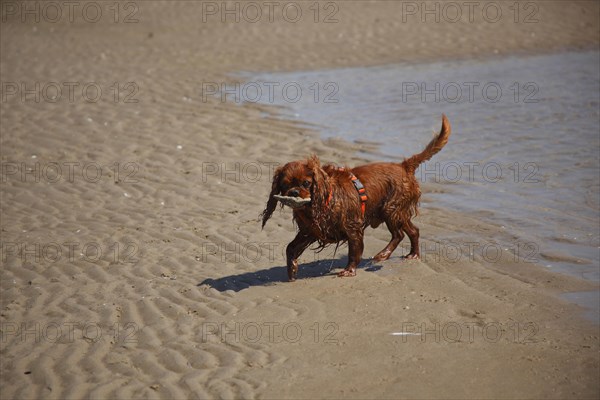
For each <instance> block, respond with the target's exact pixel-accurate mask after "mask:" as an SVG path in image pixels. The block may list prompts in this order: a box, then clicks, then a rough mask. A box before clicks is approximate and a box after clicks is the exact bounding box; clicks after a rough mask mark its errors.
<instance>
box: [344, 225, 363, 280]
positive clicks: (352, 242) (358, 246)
mask: <svg viewBox="0 0 600 400" xmlns="http://www.w3.org/2000/svg"><path fill="white" fill-rule="evenodd" d="M364 248H365V245H364V243H363V235H362V233H359V234H356V235H355V236H353V237H350V238H349V239H348V265H347V266H346V268H345V269H344V270H343V271H342V272H340V273H339V274H338V276H340V277H343V276H356V267H358V264H360V259H361V257H362V254H363V250H364Z"/></svg>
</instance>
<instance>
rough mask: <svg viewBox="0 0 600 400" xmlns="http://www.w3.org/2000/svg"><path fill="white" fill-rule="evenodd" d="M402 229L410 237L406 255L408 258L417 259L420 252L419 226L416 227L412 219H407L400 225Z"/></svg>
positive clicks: (419, 256)
mask: <svg viewBox="0 0 600 400" xmlns="http://www.w3.org/2000/svg"><path fill="white" fill-rule="evenodd" d="M402 229H403V230H404V232H406V234H407V235H408V238H409V239H410V253H408V254H407V255H406V258H408V259H419V258H421V253H420V251H419V228H417V227H416V226H415V225H414V224H413V223H412V221H407V222H406V223H404V224H403V225H402Z"/></svg>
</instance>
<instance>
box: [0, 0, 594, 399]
mask: <svg viewBox="0 0 600 400" xmlns="http://www.w3.org/2000/svg"><path fill="white" fill-rule="evenodd" d="M4 4H6V3H3V7H4V8H3V9H2V10H3V14H2V24H1V27H0V29H1V31H0V33H1V35H0V45H1V54H0V55H1V57H0V71H1V74H2V85H3V87H2V96H3V97H2V103H1V104H0V106H1V108H0V111H1V133H2V137H1V142H0V145H1V161H2V186H1V190H0V194H1V215H2V220H1V223H0V225H1V234H2V268H1V274H2V275H1V282H0V285H1V296H0V297H1V298H0V306H1V313H0V322H1V324H2V326H1V327H2V337H1V339H2V340H1V348H0V355H1V358H0V363H1V385H0V391H1V393H0V397H2V398H34V397H35V398H40V397H44V398H83V397H86V398H87V397H95V398H307V397H311V398H340V397H348V398H449V397H450V398H542V397H543V398H557V399H558V398H561V399H562V398H597V397H598V395H599V390H600V389H599V384H598V379H597V377H598V373H599V358H598V350H599V341H598V337H599V334H598V326H597V325H594V324H593V323H591V322H589V321H588V320H586V319H584V318H582V312H583V309H582V308H580V307H578V306H576V305H574V304H571V303H569V302H566V301H563V300H561V299H560V298H559V297H558V296H557V295H558V294H560V293H564V292H573V291H583V290H594V289H597V284H595V283H591V282H588V281H584V280H581V279H578V278H576V277H571V276H566V275H561V274H555V273H552V272H551V271H548V270H546V269H542V268H531V265H530V264H529V263H528V264H527V265H524V264H523V260H522V259H519V258H517V259H516V260H515V257H514V254H513V253H511V252H510V251H506V252H503V253H502V254H501V256H500V258H499V259H498V260H496V261H495V262H489V260H487V259H486V257H485V255H484V254H480V253H475V254H473V256H472V257H470V254H461V258H460V260H458V261H457V260H456V257H453V256H452V254H451V253H450V251H451V250H452V249H450V248H448V247H445V246H444V245H443V244H444V243H447V242H449V241H458V242H463V243H466V242H468V241H470V240H479V239H480V238H481V237H485V238H492V239H493V238H502V239H508V238H509V237H510V232H504V231H502V230H501V229H500V227H499V226H498V225H496V224H492V223H486V222H482V220H481V219H480V218H478V216H477V215H465V214H461V213H457V212H455V211H453V210H449V209H447V208H441V207H439V206H436V204H435V202H431V201H428V193H433V192H435V191H437V190H440V188H438V187H436V185H435V184H433V183H432V184H426V185H424V187H423V191H424V196H423V208H422V215H421V216H420V217H418V218H417V220H416V223H417V225H418V226H419V227H420V230H421V237H422V241H423V246H425V247H426V248H427V249H429V251H428V252H427V253H426V256H425V257H423V260H421V261H414V262H413V261H411V262H406V261H403V260H402V259H400V257H399V256H400V255H401V254H402V250H404V251H406V247H403V249H399V250H397V253H395V257H393V258H392V259H390V260H389V261H386V262H384V263H382V264H379V265H372V264H371V263H369V258H370V257H371V256H372V255H374V254H375V253H376V252H377V251H378V250H380V248H382V247H383V246H384V245H385V244H386V243H387V241H388V240H389V237H388V233H387V232H386V231H385V230H384V229H381V228H380V229H378V230H375V231H374V230H368V231H367V235H366V236H367V239H366V241H365V262H364V264H363V268H361V269H360V270H359V271H358V275H357V277H356V278H353V279H339V278H336V277H335V272H336V268H339V267H343V266H344V261H345V260H344V257H345V255H346V248H341V249H340V250H339V251H338V252H337V253H336V254H334V251H333V248H330V249H327V250H326V251H324V252H322V253H318V254H315V253H313V252H312V251H307V252H306V253H305V255H304V256H303V257H302V259H301V263H302V265H301V267H300V272H299V279H298V281H296V282H295V283H293V284H290V283H287V282H285V268H284V265H285V260H284V258H283V257H282V251H284V249H285V245H286V244H287V243H288V242H289V241H290V240H291V239H292V237H293V236H294V226H293V225H292V223H291V220H290V212H289V211H288V210H283V211H282V212H281V213H279V212H277V213H275V214H274V216H273V219H272V220H271V221H270V222H269V224H268V225H267V226H266V227H265V229H264V230H262V231H261V229H260V224H259V222H258V214H259V213H260V212H261V211H262V209H263V207H264V203H265V200H266V197H267V194H268V192H269V187H270V172H271V171H272V167H273V165H275V164H277V163H284V162H286V161H289V160H293V159H298V158H302V157H305V156H307V155H309V154H311V153H316V154H318V155H319V156H320V157H321V158H322V159H323V160H326V161H328V162H335V163H338V164H346V165H357V164H359V163H361V162H364V160H365V157H363V156H362V155H361V152H363V151H367V152H376V151H378V148H377V147H376V146H374V145H373V144H370V143H368V142H363V143H348V142H344V141H341V140H333V139H332V140H325V141H323V140H321V139H320V137H319V130H318V129H317V127H314V128H313V129H311V127H309V126H306V125H304V124H301V123H297V122H290V121H286V120H283V119H281V118H278V116H279V114H278V113H279V111H280V110H279V109H278V108H277V107H269V106H263V105H257V104H245V105H241V104H235V102H231V101H229V102H221V101H220V99H219V98H218V97H214V96H203V94H204V93H203V92H202V89H203V87H204V88H206V87H207V86H206V85H207V84H217V85H220V84H221V83H227V84H229V85H233V83H234V81H235V80H236V79H237V78H235V76H237V75H236V74H238V73H239V72H241V71H293V70H307V69H317V68H332V67H350V66H369V65H383V64H387V63H396V62H403V61H427V60H440V59H445V58H450V59H458V58H472V57H477V58H485V57H491V56H493V57H501V56H502V55H506V54H513V53H517V54H524V53H526V54H531V53H536V54H537V53H547V52H554V51H562V50H565V49H567V50H578V49H589V48H597V46H598V42H599V38H598V35H597V32H598V26H599V24H598V3H594V2H575V3H573V2H547V3H546V2H539V3H535V4H536V5H538V7H539V9H538V11H537V12H536V13H535V18H537V20H538V22H535V23H525V22H524V20H523V18H525V17H524V16H523V15H525V14H526V15H528V16H529V15H531V12H532V11H535V10H533V9H522V10H521V11H522V12H523V13H521V14H520V15H519V19H518V22H517V23H515V22H514V15H512V14H510V13H511V12H512V11H511V10H509V9H507V8H506V9H504V8H503V15H505V16H506V17H505V18H504V17H503V18H501V19H500V20H499V21H498V22H495V23H491V22H489V21H487V20H485V18H483V17H480V18H479V17H474V21H473V22H469V21H468V20H467V21H461V22H458V23H450V22H447V21H443V18H442V17H443V16H440V22H439V23H436V22H435V21H434V22H431V21H430V22H428V23H421V22H420V19H419V17H418V16H417V17H414V16H412V15H406V13H404V14H403V13H402V11H403V10H402V8H401V7H402V5H401V4H402V3H393V2H352V3H339V4H338V3H336V4H337V6H338V8H339V10H337V11H336V12H335V15H334V17H335V18H336V19H337V20H338V22H335V23H325V22H323V19H324V18H325V17H326V16H327V15H330V13H331V12H333V11H335V10H336V8H331V9H325V6H326V4H325V3H319V6H320V14H319V17H318V21H319V22H317V23H315V22H314V14H313V10H311V9H309V7H310V5H311V4H312V2H311V3H310V4H309V3H304V2H302V3H297V4H298V5H299V7H300V8H301V9H302V10H303V14H302V15H303V17H302V18H300V20H299V21H298V22H296V23H293V22H289V21H288V20H286V18H284V17H283V16H281V15H277V14H276V15H275V17H274V20H273V22H270V21H269V20H268V19H267V18H266V17H263V18H262V19H261V20H260V21H259V22H256V23H251V22H247V21H246V20H245V19H244V16H245V17H246V19H248V18H250V19H251V18H252V15H249V14H245V15H244V16H240V22H239V23H235V22H232V21H231V20H229V22H225V23H224V22H221V20H220V17H219V16H218V15H217V16H216V17H215V15H213V14H210V13H208V11H211V12H212V11H213V10H212V9H211V10H209V9H206V3H204V7H205V9H204V11H205V12H204V14H203V8H202V7H203V5H202V4H203V3H192V2H177V3H175V4H170V3H159V2H156V3H155V2H152V3H147V2H144V3H142V2H140V3H137V4H135V6H136V7H137V8H126V7H125V3H124V4H121V5H120V6H121V8H120V9H119V10H120V13H119V15H118V18H115V15H114V10H110V9H104V13H103V16H104V17H103V18H101V19H100V20H99V21H98V22H96V23H91V22H88V21H86V20H85V19H84V18H82V17H78V16H77V15H75V18H74V22H73V23H71V22H69V20H68V18H66V17H64V16H63V17H62V18H61V19H60V20H59V21H58V22H56V23H52V22H48V21H44V19H43V18H41V20H40V23H36V22H35V21H33V20H32V19H31V17H29V19H26V22H24V23H23V22H21V19H20V18H21V15H19V14H14V13H13V11H12V9H7V8H6V6H5V5H4ZM216 4H217V6H219V4H220V3H216ZM511 4H512V3H511ZM104 7H106V6H104ZM240 7H241V5H240ZM503 7H508V6H503ZM523 7H524V3H523ZM46 11H47V12H50V10H46ZM88 11H89V10H88ZM247 11H248V10H247ZM404 11H407V10H404ZM449 11H450V10H448V12H449ZM89 12H90V13H91V11H89ZM248 12H249V11H248ZM490 12H491V11H490ZM132 13H133V14H132ZM290 13H291V10H290ZM49 15H50V14H46V15H45V16H46V17H48V16H49ZM52 15H54V14H52ZM52 15H50V16H51V17H52ZM90 15H91V14H89V15H86V18H88V19H90ZM290 15H291V14H290ZM290 15H286V17H287V18H288V19H289V18H290ZM403 16H405V17H406V22H404V21H403ZM487 17H489V15H488V16H487ZM126 18H129V19H131V18H133V19H137V20H138V22H131V21H130V22H131V23H125V19H126ZM230 18H231V17H230ZM532 18H533V17H532ZM115 19H117V22H115ZM203 19H205V20H206V22H203ZM115 82H116V85H115ZM36 83H39V87H40V89H39V90H36V89H35V88H36ZM52 83H56V84H57V85H58V86H59V87H61V88H62V92H61V95H62V96H57V92H56V86H53V85H52ZM91 83H93V84H91ZM22 84H25V86H24V88H25V89H29V90H31V88H34V89H33V90H34V93H33V94H32V93H29V94H24V95H23V96H22V93H21V91H22V89H23V86H22ZM281 84H285V82H281ZM70 87H73V88H75V89H74V90H73V97H72V100H71V97H70V93H69V90H68V88H70ZM84 87H85V88H86V90H85V92H84V93H82V92H81V89H83V88H84ZM98 87H100V90H102V95H101V96H100V97H99V98H96V97H98V96H96V95H95V94H94V93H95V92H94V90H96V89H97V88H98ZM15 91H16V92H15ZM35 92H37V94H36V93H35ZM115 96H116V97H115ZM90 99H91V100H95V101H89V100H90ZM115 99H116V100H115ZM36 100H39V101H36ZM133 100H138V101H137V102H134V101H133ZM436 123H437V122H436V121H423V128H424V130H423V134H424V137H423V144H425V143H426V142H427V140H428V139H429V137H430V136H429V134H430V127H431V126H432V125H434V124H436ZM454 135H460V132H454ZM451 145H452V139H451V141H450V143H449V144H448V146H451ZM443 154H444V153H443V152H442V153H440V154H439V155H438V156H437V157H442V156H443ZM57 166H58V167H60V172H59V170H58V169H57ZM71 172H72V174H71ZM481 212H482V213H485V212H488V213H489V212H493V210H482V211H481ZM467 255H468V256H467Z"/></svg>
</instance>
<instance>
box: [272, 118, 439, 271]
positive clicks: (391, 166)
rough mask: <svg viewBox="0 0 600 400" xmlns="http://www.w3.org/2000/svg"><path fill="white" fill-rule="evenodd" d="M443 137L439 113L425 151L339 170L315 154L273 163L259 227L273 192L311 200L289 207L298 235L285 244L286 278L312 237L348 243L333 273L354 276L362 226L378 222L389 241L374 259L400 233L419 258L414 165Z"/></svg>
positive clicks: (383, 255)
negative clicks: (438, 125) (393, 160)
mask: <svg viewBox="0 0 600 400" xmlns="http://www.w3.org/2000/svg"><path fill="white" fill-rule="evenodd" d="M449 136H450V123H449V122H448V119H447V118H446V116H445V115H442V129H441V130H440V133H439V134H438V135H437V136H436V137H435V138H433V140H431V142H430V143H429V144H428V145H427V147H426V148H425V150H423V151H422V152H421V153H419V154H415V155H414V156H412V157H410V158H408V159H406V160H404V161H403V162H401V163H375V164H366V165H361V166H359V167H356V168H352V169H342V168H337V167H335V166H333V165H324V166H321V163H320V162H319V159H318V158H317V157H316V156H312V157H311V158H309V159H308V160H303V161H293V162H289V163H287V164H285V165H284V166H283V167H279V168H277V169H276V170H275V173H274V175H273V185H272V188H271V194H270V195H269V200H268V201H267V206H266V208H265V210H264V211H263V213H262V226H263V227H264V226H265V224H266V223H267V220H268V219H269V218H270V217H271V215H272V214H273V211H274V210H275V208H276V207H277V201H278V200H277V197H280V196H278V195H281V194H282V195H285V196H289V197H296V198H297V197H301V198H303V199H308V198H310V199H311V201H310V203H308V204H305V205H302V206H299V207H298V208H295V209H294V211H293V214H294V221H295V222H296V224H297V225H298V234H297V235H296V237H295V238H294V240H292V241H291V242H290V244H289V245H288V246H287V249H286V255H287V271H288V278H289V280H290V281H294V280H295V279H296V273H297V272H298V257H300V255H301V254H302V252H303V251H304V250H305V249H306V248H307V247H308V246H310V245H311V244H312V243H315V242H317V243H318V244H319V247H321V248H323V247H325V246H326V245H328V244H332V243H338V244H339V243H343V242H348V247H349V254H348V265H347V266H346V269H344V270H343V271H342V272H340V273H339V274H338V276H354V275H356V267H357V266H358V264H359V262H360V259H361V257H362V253H363V248H364V244H363V235H364V230H365V228H366V227H367V226H371V227H373V228H377V227H378V226H379V225H380V224H381V223H382V222H385V224H386V226H387V228H388V229H389V230H390V232H391V234H392V240H390V242H389V243H388V245H387V246H385V248H384V249H383V250H381V251H380V252H379V253H377V255H376V256H375V257H374V258H373V259H374V260H375V261H383V260H387V259H388V258H389V257H390V256H391V254H392V253H393V251H394V250H395V249H396V247H397V246H398V244H399V243H400V241H401V240H402V239H403V238H404V232H406V234H407V235H408V238H409V239H410V253H409V254H408V255H407V256H406V258H408V259H416V258H419V229H418V228H417V227H416V226H414V225H413V223H412V221H411V218H412V217H414V216H415V215H417V206H418V203H419V198H420V197H421V189H420V188H419V183H418V182H417V179H416V178H415V170H416V169H417V168H418V167H419V165H420V164H421V163H423V162H425V161H427V160H429V159H430V158H431V157H432V156H433V155H434V154H436V153H437V152H439V151H440V150H441V149H442V147H444V145H445V144H446V143H447V142H448V137H449ZM357 178H358V179H357ZM361 182H362V184H361ZM363 185H364V187H362V186H363ZM365 190H366V193H365Z"/></svg>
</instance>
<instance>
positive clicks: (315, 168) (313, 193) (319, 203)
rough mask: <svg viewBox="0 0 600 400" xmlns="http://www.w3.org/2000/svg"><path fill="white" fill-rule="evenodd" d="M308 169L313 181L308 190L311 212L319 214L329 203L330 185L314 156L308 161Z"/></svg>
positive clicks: (327, 177)
mask: <svg viewBox="0 0 600 400" xmlns="http://www.w3.org/2000/svg"><path fill="white" fill-rule="evenodd" d="M307 164H308V168H309V169H310V170H311V171H312V174H313V179H312V186H311V188H310V198H311V205H312V208H313V210H314V211H315V212H316V213H317V214H320V213H321V212H322V211H323V210H324V209H325V207H326V206H327V203H328V202H329V193H330V188H331V185H330V183H329V175H327V173H326V172H325V171H324V170H323V168H322V167H321V161H319V157H317V156H316V155H312V156H311V157H310V158H309V159H308V163H307Z"/></svg>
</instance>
